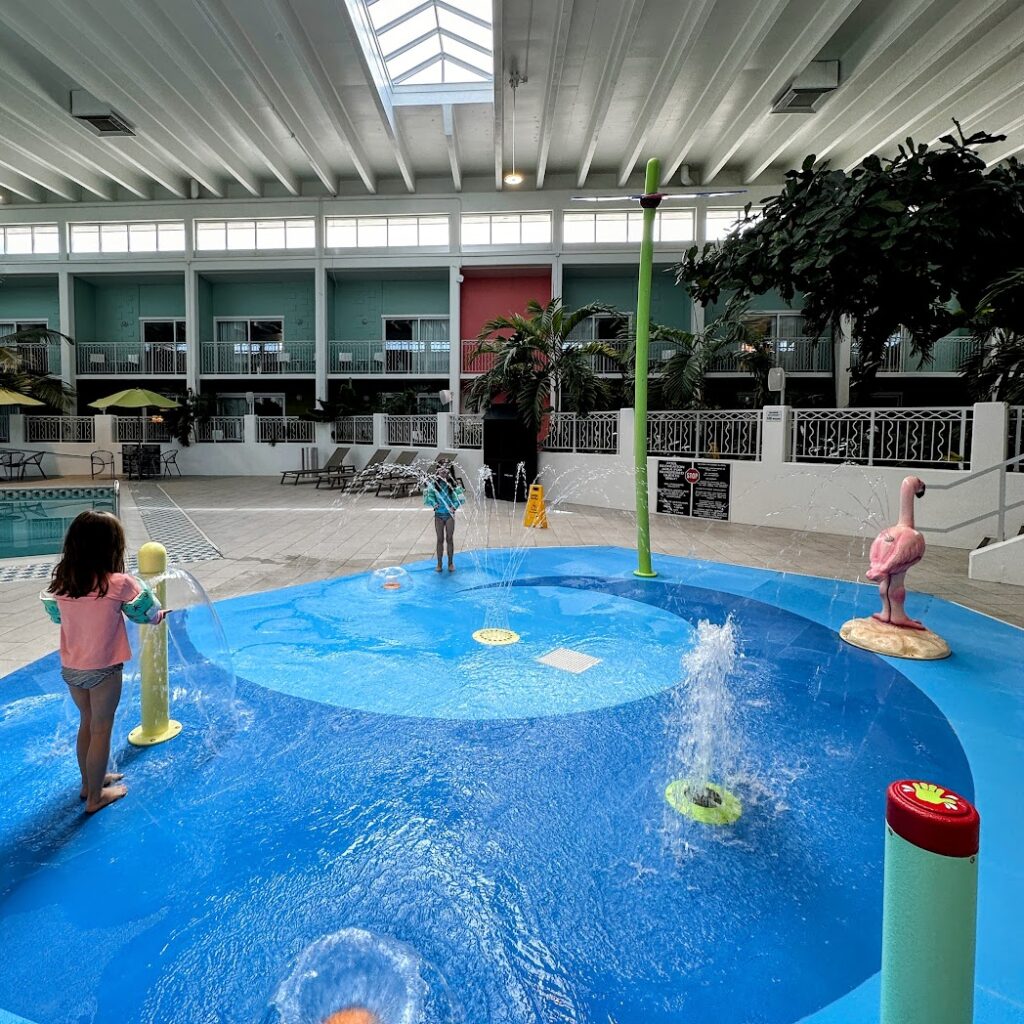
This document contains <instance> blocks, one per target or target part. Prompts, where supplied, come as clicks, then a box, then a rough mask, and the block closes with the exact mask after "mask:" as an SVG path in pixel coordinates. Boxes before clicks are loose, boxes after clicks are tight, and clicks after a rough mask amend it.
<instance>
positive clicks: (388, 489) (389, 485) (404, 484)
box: [377, 452, 433, 498]
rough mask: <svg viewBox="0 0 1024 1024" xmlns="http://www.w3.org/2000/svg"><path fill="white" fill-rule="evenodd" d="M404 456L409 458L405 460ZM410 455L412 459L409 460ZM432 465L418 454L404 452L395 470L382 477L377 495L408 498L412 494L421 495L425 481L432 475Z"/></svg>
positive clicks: (395, 464)
mask: <svg viewBox="0 0 1024 1024" xmlns="http://www.w3.org/2000/svg"><path fill="white" fill-rule="evenodd" d="M402 455H405V456H407V458H406V459H403V458H402ZM410 455H411V456H412V458H411V459H409V458H408V456H410ZM432 465H433V463H428V462H427V461H426V459H424V458H423V457H422V456H421V455H420V453H418V452H402V453H401V455H399V457H398V458H397V459H396V460H395V462H394V466H395V468H394V469H393V470H390V471H389V472H387V473H384V474H382V475H381V478H380V483H379V484H378V486H377V494H378V495H380V494H388V495H390V496H391V497H392V498H407V497H409V495H411V494H418V493H420V491H421V490H422V482H423V479H424V478H425V477H427V476H429V475H430V472H431V466H432Z"/></svg>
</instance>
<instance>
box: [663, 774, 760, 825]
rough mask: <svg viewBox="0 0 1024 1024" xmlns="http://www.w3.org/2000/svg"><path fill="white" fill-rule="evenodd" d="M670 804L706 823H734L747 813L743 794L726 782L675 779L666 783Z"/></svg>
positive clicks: (667, 797)
mask: <svg viewBox="0 0 1024 1024" xmlns="http://www.w3.org/2000/svg"><path fill="white" fill-rule="evenodd" d="M665 800H666V801H667V802H668V805H669V807H671V808H672V810H674V811H678V812H679V813H680V814H683V815H685V816H686V817H687V818H692V819H693V820H694V821H699V822H700V823H701V824H702V825H731V824H732V823H733V822H734V821H736V820H737V819H738V818H739V816H740V815H741V814H742V813H743V805H742V804H741V803H740V801H739V798H738V797H737V796H735V795H734V794H732V793H730V792H729V790H727V789H726V788H725V787H724V786H717V785H715V783H713V782H705V783H703V784H701V783H696V782H693V781H692V780H691V779H674V780H673V781H672V782H670V783H669V784H668V785H667V786H666V787H665Z"/></svg>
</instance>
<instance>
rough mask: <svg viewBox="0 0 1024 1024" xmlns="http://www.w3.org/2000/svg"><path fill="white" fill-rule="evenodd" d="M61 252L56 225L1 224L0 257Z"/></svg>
mask: <svg viewBox="0 0 1024 1024" xmlns="http://www.w3.org/2000/svg"><path fill="white" fill-rule="evenodd" d="M59 251H60V237H59V235H58V234H57V225H56V224H0V256H22V255H24V256H40V255H44V254H47V255H48V254H52V253H57V252H59Z"/></svg>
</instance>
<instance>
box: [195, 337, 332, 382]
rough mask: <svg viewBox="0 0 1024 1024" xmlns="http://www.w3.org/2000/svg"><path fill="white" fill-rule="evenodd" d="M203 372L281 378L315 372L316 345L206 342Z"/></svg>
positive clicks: (201, 362)
mask: <svg viewBox="0 0 1024 1024" xmlns="http://www.w3.org/2000/svg"><path fill="white" fill-rule="evenodd" d="M199 363H200V369H201V371H202V372H203V373H209V374H218V373H222V374H231V375H234V376H243V377H253V376H261V375H262V374H272V375H274V376H278V377H285V376H295V375H296V374H311V373H316V342H313V341H280V342H277V341H275V342H239V341H204V342H203V344H202V345H201V346H200V361H199Z"/></svg>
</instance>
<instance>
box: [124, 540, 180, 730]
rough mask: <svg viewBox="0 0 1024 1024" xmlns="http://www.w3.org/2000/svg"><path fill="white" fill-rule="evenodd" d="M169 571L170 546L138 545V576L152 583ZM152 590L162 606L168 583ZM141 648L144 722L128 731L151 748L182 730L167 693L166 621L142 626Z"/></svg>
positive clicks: (140, 671)
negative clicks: (167, 547)
mask: <svg viewBox="0 0 1024 1024" xmlns="http://www.w3.org/2000/svg"><path fill="white" fill-rule="evenodd" d="M166 570H167V549H166V548H165V547H164V546H163V544H157V543H155V542H152V541H151V542H150V543H149V544H143V545H142V547H141V548H139V575H140V576H141V577H142V579H143V580H144V581H145V582H146V583H147V584H150V585H153V584H152V580H153V579H154V578H156V577H158V576H160V575H161V574H162V573H164V572H166ZM153 593H154V594H155V595H156V599H157V600H158V601H159V602H160V604H161V605H163V606H165V604H166V600H167V584H166V583H164V582H162V581H161V582H159V583H157V584H155V585H153ZM139 633H140V635H141V637H142V649H141V650H140V651H139V676H140V680H141V685H142V724H141V725H139V726H136V727H135V728H134V729H132V731H131V732H130V733H129V734H128V742H129V743H131V744H133V745H134V746H136V747H151V746H153V745H154V744H156V743H163V742H164V741H165V740H171V739H174V737H175V736H177V735H178V733H179V732H181V722H175V721H174V719H173V718H171V717H170V706H169V700H168V693H167V623H166V622H161V623H159V624H158V625H156V626H140V627H139Z"/></svg>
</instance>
